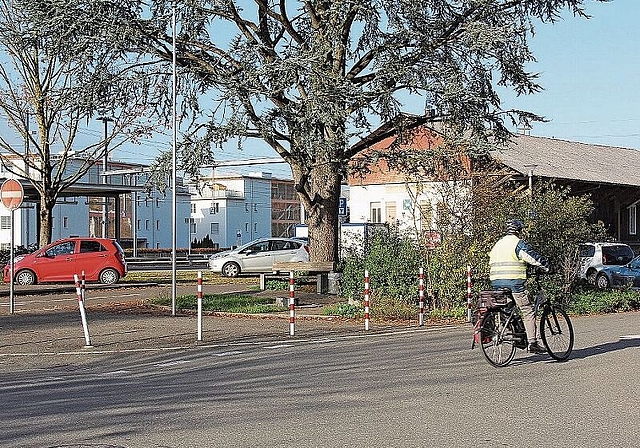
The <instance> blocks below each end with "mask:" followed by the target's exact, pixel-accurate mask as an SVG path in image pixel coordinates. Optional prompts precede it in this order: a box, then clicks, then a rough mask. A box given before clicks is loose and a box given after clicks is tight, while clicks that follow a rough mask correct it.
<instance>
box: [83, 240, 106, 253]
mask: <svg viewBox="0 0 640 448" xmlns="http://www.w3.org/2000/svg"><path fill="white" fill-rule="evenodd" d="M105 250H107V249H105V248H104V246H103V245H102V244H100V243H99V242H97V241H91V240H89V241H80V253H86V252H103V251H105Z"/></svg>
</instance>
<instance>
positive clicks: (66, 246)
mask: <svg viewBox="0 0 640 448" xmlns="http://www.w3.org/2000/svg"><path fill="white" fill-rule="evenodd" d="M75 247H76V242H75V241H67V242H65V243H61V244H56V245H55V246H53V247H50V248H49V250H47V252H46V255H47V257H55V256H57V255H68V254H72V253H73V251H74V249H75Z"/></svg>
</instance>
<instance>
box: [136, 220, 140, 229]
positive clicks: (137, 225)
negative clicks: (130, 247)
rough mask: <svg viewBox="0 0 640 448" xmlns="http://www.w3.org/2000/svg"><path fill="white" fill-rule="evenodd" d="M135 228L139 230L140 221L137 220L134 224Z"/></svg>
mask: <svg viewBox="0 0 640 448" xmlns="http://www.w3.org/2000/svg"><path fill="white" fill-rule="evenodd" d="M136 228H137V229H138V230H140V220H139V219H138V222H137V223H136Z"/></svg>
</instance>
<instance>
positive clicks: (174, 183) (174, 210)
mask: <svg viewBox="0 0 640 448" xmlns="http://www.w3.org/2000/svg"><path fill="white" fill-rule="evenodd" d="M171 35H172V48H171V51H172V53H173V55H172V70H171V86H172V89H171V90H172V92H171V102H172V118H171V124H172V126H171V127H172V131H173V132H172V142H171V143H172V144H171V147H172V155H171V165H172V167H171V188H172V193H173V194H172V203H171V218H172V219H171V271H172V274H171V315H172V316H175V315H176V296H177V295H178V291H177V289H178V288H177V282H178V278H177V273H176V269H177V262H176V261H177V260H176V258H177V253H176V252H177V247H176V246H177V234H178V224H177V220H178V202H177V201H178V199H177V195H178V175H177V170H178V162H177V133H178V129H177V124H176V114H177V110H176V109H177V104H176V103H177V93H176V92H177V84H178V81H177V74H176V63H177V60H176V3H175V1H173V2H171Z"/></svg>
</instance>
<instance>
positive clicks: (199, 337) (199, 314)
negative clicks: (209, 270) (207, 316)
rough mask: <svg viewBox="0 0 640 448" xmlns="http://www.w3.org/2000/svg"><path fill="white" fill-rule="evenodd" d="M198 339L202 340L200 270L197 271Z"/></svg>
mask: <svg viewBox="0 0 640 448" xmlns="http://www.w3.org/2000/svg"><path fill="white" fill-rule="evenodd" d="M198 341H202V271H198Z"/></svg>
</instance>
